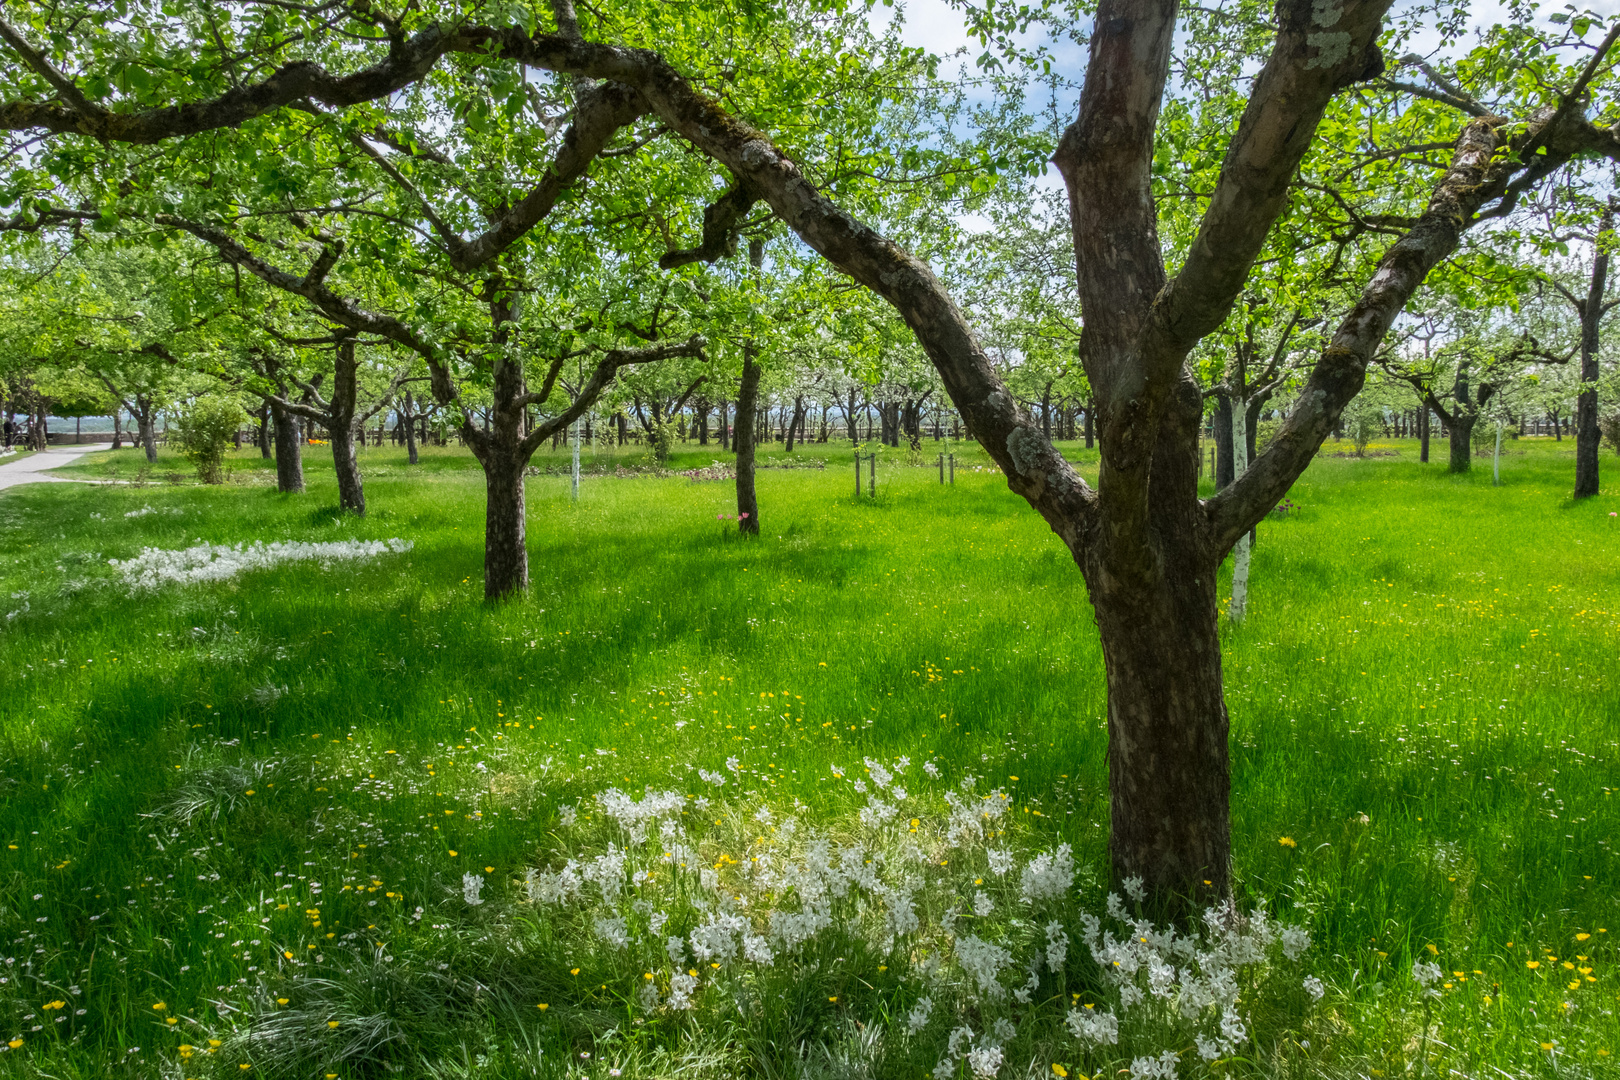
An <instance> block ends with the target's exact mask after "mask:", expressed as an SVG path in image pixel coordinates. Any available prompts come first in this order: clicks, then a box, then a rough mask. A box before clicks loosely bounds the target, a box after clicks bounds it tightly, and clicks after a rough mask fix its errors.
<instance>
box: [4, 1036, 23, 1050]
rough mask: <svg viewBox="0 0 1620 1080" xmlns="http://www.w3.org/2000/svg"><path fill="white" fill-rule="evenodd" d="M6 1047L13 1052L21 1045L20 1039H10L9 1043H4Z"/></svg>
mask: <svg viewBox="0 0 1620 1080" xmlns="http://www.w3.org/2000/svg"><path fill="white" fill-rule="evenodd" d="M6 1045H7V1046H9V1047H11V1048H12V1049H13V1050H15V1049H17V1047H19V1046H21V1045H22V1039H21V1038H20V1037H19V1038H15V1039H12V1040H11V1041H10V1042H8V1043H6Z"/></svg>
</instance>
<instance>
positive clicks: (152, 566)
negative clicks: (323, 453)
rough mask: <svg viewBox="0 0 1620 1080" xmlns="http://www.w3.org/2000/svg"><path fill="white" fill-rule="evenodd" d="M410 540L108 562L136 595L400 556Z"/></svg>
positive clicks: (207, 547)
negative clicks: (291, 565) (296, 566)
mask: <svg viewBox="0 0 1620 1080" xmlns="http://www.w3.org/2000/svg"><path fill="white" fill-rule="evenodd" d="M412 546H413V545H412V544H411V541H409V540H401V539H399V538H397V537H396V538H394V539H392V540H336V541H331V542H328V543H319V544H309V543H303V542H301V541H296V540H288V541H279V540H278V541H276V542H274V543H270V544H266V543H262V542H259V541H255V542H254V543H252V544H237V545H235V546H230V545H226V544H198V545H196V546H194V547H188V548H180V549H178V550H175V551H165V550H163V549H161V548H145V549H143V550H142V551H141V553H140V554H139V555H137V556H136V557H135V558H133V559H123V560H119V559H108V560H107V565H109V566H111V567H112V568H113V569H115V570H117V571H118V573H119V575H120V576H121V577H122V578H123V581H124V584H125V585H126V586H128V587H129V589H130V591H131V592H149V591H152V590H155V589H160V588H163V587H164V586H166V585H194V584H197V583H198V582H204V581H225V580H227V579H229V578H233V577H235V576H236V575H238V574H241V573H245V572H247V571H249V570H265V569H268V568H270V567H272V566H278V565H280V564H281V563H288V562H318V563H321V564H322V565H323V566H326V565H331V564H332V563H340V562H342V563H353V562H370V561H371V560H373V559H376V558H379V557H381V556H383V555H390V554H392V555H399V554H403V553H404V552H407V551H409V550H411V547H412Z"/></svg>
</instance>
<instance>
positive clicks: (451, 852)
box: [450, 848, 456, 859]
mask: <svg viewBox="0 0 1620 1080" xmlns="http://www.w3.org/2000/svg"><path fill="white" fill-rule="evenodd" d="M450 857H451V858H452V859H453V858H455V857H456V852H455V849H454V848H451V849H450Z"/></svg>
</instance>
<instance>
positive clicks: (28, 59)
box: [0, 19, 106, 115]
mask: <svg viewBox="0 0 1620 1080" xmlns="http://www.w3.org/2000/svg"><path fill="white" fill-rule="evenodd" d="M0 41H4V42H5V43H6V44H7V45H9V46H11V50H12V52H15V53H16V54H17V55H18V56H20V57H22V61H23V63H24V64H27V65H28V68H29V70H31V71H32V72H33V73H34V74H35V75H38V76H39V77H40V78H42V79H44V80H45V81H46V82H48V83H50V84H51V86H53V87H55V88H56V92H57V93H58V94H61V95H62V100H63V101H65V102H67V103H68V105H69V107H71V108H74V109H77V110H78V111H80V112H81V113H85V114H91V113H99V114H103V115H105V113H106V110H104V109H102V108H100V107H98V106H95V105H92V104H90V99H89V98H87V97H85V96H84V91H82V90H80V89H79V87H78V86H77V85H76V84H75V83H74V81H73V80H72V79H70V78H69V77H68V76H67V75H66V74H65V73H63V72H61V71H59V70H57V68H56V65H54V64H52V63H51V62H50V60H49V59H47V58H46V56H45V54H44V53H42V52H40V51H39V50H38V49H36V48H34V47H33V46H32V45H30V44H29V43H28V39H27V38H25V37H23V36H22V34H21V33H19V32H18V31H17V29H16V28H15V27H14V26H12V25H11V24H10V23H8V22H7V21H6V20H5V19H0Z"/></svg>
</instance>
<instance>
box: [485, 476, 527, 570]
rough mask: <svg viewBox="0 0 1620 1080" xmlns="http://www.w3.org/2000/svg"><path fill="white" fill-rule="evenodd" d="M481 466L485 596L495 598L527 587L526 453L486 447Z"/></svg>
mask: <svg viewBox="0 0 1620 1080" xmlns="http://www.w3.org/2000/svg"><path fill="white" fill-rule="evenodd" d="M479 460H480V463H481V464H482V465H483V466H484V483H485V487H486V500H485V505H484V598H485V599H486V600H498V599H500V598H502V597H505V596H509V595H512V594H514V593H519V592H522V591H523V590H524V589H527V588H528V587H529V547H528V531H527V525H526V522H525V519H524V514H525V512H526V503H525V501H524V490H523V467H524V465H525V464H526V463H527V461H528V457H527V455H523V456H521V457H519V456H518V455H516V454H512V453H501V452H499V451H495V450H493V449H491V450H487V451H486V452H485V453H484V455H483V456H481V457H480V459H479Z"/></svg>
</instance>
